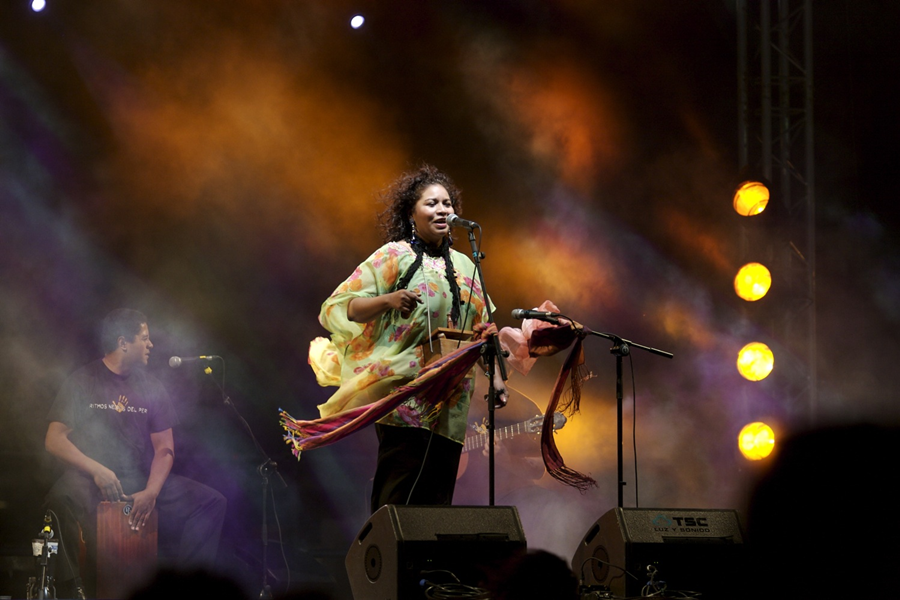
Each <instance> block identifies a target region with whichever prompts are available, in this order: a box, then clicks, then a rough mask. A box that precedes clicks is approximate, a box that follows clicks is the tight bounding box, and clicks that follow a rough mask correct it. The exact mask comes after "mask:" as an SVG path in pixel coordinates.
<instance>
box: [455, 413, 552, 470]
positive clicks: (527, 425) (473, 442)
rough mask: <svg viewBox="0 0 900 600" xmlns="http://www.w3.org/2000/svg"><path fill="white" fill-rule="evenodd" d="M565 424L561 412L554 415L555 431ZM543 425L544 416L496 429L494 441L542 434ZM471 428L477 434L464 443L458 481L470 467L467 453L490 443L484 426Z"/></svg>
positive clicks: (468, 437) (467, 437) (473, 425)
mask: <svg viewBox="0 0 900 600" xmlns="http://www.w3.org/2000/svg"><path fill="white" fill-rule="evenodd" d="M565 424H566V415H564V414H562V413H561V412H556V413H553V431H557V430H559V429H562V428H563V427H564V426H565ZM543 425H544V416H543V415H535V416H533V417H532V418H530V419H528V420H527V421H522V422H521V423H515V424H513V425H508V426H506V427H502V428H500V429H495V430H494V441H498V440H510V439H512V438H514V437H516V436H518V435H522V434H523V433H525V434H528V433H530V434H540V433H541V429H542V427H543ZM471 427H472V429H474V430H475V431H476V433H475V434H474V435H467V436H466V441H465V442H464V443H463V450H462V451H463V454H462V456H460V460H459V469H458V470H457V472H456V478H457V479H459V478H460V477H462V476H463V473H465V472H466V468H467V467H468V465H469V457H468V455H467V454H466V453H467V452H469V451H470V450H477V449H479V448H484V447H485V445H487V442H488V431H487V428H486V427H485V426H484V425H476V424H475V423H473V424H472V425H471Z"/></svg>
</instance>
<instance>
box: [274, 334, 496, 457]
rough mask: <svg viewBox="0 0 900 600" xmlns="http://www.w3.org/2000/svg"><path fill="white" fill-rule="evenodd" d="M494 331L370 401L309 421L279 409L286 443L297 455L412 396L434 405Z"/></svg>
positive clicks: (463, 373)
mask: <svg viewBox="0 0 900 600" xmlns="http://www.w3.org/2000/svg"><path fill="white" fill-rule="evenodd" d="M496 332H497V328H496V326H494V325H490V326H489V327H487V328H485V329H483V330H482V331H481V336H482V337H481V339H480V340H479V341H477V342H475V343H473V344H471V345H470V346H465V347H463V348H460V349H459V350H456V351H455V352H452V353H451V354H448V355H446V356H444V357H442V358H441V359H439V360H437V361H435V362H433V363H431V364H430V365H427V366H425V367H423V368H422V369H421V370H420V371H419V373H418V374H417V375H416V377H415V379H413V380H412V381H410V382H409V383H407V384H406V385H402V386H399V387H397V388H396V389H395V390H394V391H393V392H391V393H390V394H389V395H387V396H385V397H384V398H382V399H381V400H378V401H376V402H373V403H371V404H367V405H365V406H359V407H357V408H352V409H350V410H346V411H343V412H340V413H337V414H334V415H330V416H328V417H322V418H320V419H314V420H312V421H302V420H298V419H295V418H293V417H292V416H291V415H289V414H288V413H287V412H285V411H284V410H282V409H279V415H280V417H281V420H280V423H281V426H282V428H284V430H285V431H286V432H287V433H286V434H285V435H284V441H285V443H286V444H288V445H289V446H291V453H292V454H293V455H294V456H296V457H297V458H298V459H299V458H300V453H301V452H302V451H303V450H312V449H313V448H318V447H320V446H326V445H328V444H333V443H334V442H336V441H338V440H341V439H344V438H345V437H347V436H348V435H350V434H352V433H354V432H356V431H358V430H360V429H362V428H364V427H366V426H368V425H371V424H372V423H374V422H376V421H377V420H379V419H380V418H382V417H384V416H385V415H387V414H388V413H390V412H391V411H392V410H394V409H395V408H397V407H398V406H400V405H401V404H402V403H403V402H405V401H406V400H408V399H409V398H410V397H412V396H416V397H417V398H420V399H422V400H425V401H427V402H429V403H430V404H435V405H436V404H438V403H440V402H443V401H444V400H445V399H446V396H447V394H449V393H451V392H452V391H453V390H455V389H456V388H457V387H459V385H460V384H461V383H462V380H463V379H464V378H465V377H466V375H467V374H468V372H469V370H470V369H471V368H472V367H473V366H474V365H475V363H476V362H478V358H479V357H480V356H481V351H480V348H481V346H482V345H484V343H485V340H486V339H487V338H488V337H489V336H490V335H492V334H496Z"/></svg>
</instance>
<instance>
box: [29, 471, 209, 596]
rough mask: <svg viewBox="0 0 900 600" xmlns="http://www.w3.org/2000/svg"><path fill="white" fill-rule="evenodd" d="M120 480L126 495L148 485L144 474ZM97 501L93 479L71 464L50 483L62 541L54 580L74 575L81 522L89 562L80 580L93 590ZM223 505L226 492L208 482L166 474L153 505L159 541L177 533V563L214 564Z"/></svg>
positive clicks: (50, 497) (50, 501)
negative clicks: (69, 467) (204, 483)
mask: <svg viewBox="0 0 900 600" xmlns="http://www.w3.org/2000/svg"><path fill="white" fill-rule="evenodd" d="M119 480H120V481H121V482H122V489H123V490H124V491H125V493H126V494H133V493H134V492H139V491H141V490H143V489H144V488H145V486H146V485H147V478H146V477H145V476H132V477H127V476H126V477H120V478H119ZM101 500H102V497H101V495H100V489H99V488H98V487H97V486H96V484H94V480H93V479H92V478H91V477H90V476H88V475H86V474H85V473H82V472H81V471H77V470H75V469H68V470H67V471H66V472H65V473H63V475H62V477H60V478H59V479H58V480H57V481H56V483H55V484H53V487H52V488H50V492H49V493H48V494H47V499H46V502H45V504H46V506H47V508H49V509H52V510H53V511H54V512H55V513H56V514H57V516H58V518H59V520H60V523H59V526H60V528H61V529H62V536H63V538H62V542H63V544H64V546H63V544H61V545H60V549H59V555H58V556H57V559H56V562H57V565H56V574H57V577H56V579H57V581H68V580H69V579H72V578H73V577H75V576H76V575H77V574H78V523H80V524H81V529H82V532H83V534H84V541H85V545H86V546H87V550H88V564H89V565H90V567H91V568H90V569H88V573H85V574H84V575H85V576H86V579H87V581H85V583H86V584H88V586H89V589H93V587H94V586H93V585H92V584H93V582H92V581H91V579H92V575H93V573H94V572H95V569H93V566H94V565H95V564H96V547H97V546H96V543H97V504H99V503H100V501H101ZM225 507H226V500H225V497H224V496H223V495H222V494H220V493H219V492H217V491H216V490H214V489H212V488H211V487H209V486H206V485H203V484H202V483H199V482H196V481H194V480H193V479H188V478H187V477H182V476H181V475H175V474H174V473H170V474H169V476H168V477H167V478H166V482H165V483H164V484H163V487H162V489H161V490H160V492H159V496H157V498H156V508H157V509H158V510H159V535H160V540H161V542H164V541H165V538H166V537H171V536H175V537H176V539H178V538H180V539H178V542H177V544H178V546H177V548H178V550H177V559H178V563H179V566H205V567H209V568H213V567H214V566H215V562H216V553H217V552H218V548H219V535H220V534H221V532H222V523H223V522H224V520H225ZM167 533H169V536H167V535H166V534H167ZM64 553H65V554H64ZM67 556H68V560H67ZM70 564H71V567H72V569H71V570H70V569H69V566H70ZM73 570H74V572H73Z"/></svg>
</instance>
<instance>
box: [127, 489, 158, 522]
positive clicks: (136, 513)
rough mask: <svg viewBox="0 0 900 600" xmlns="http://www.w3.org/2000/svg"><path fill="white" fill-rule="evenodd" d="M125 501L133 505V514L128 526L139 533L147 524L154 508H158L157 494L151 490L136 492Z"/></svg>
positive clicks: (130, 515) (130, 516)
mask: <svg viewBox="0 0 900 600" xmlns="http://www.w3.org/2000/svg"><path fill="white" fill-rule="evenodd" d="M125 499H126V500H128V501H129V502H131V503H132V506H131V513H130V514H129V515H128V524H129V525H130V526H131V528H132V529H134V530H135V531H137V530H138V529H140V528H141V527H143V526H144V525H146V524H147V519H149V518H150V513H152V512H153V507H154V506H156V494H154V493H153V492H151V491H149V490H143V491H140V492H135V493H134V494H132V495H130V496H125Z"/></svg>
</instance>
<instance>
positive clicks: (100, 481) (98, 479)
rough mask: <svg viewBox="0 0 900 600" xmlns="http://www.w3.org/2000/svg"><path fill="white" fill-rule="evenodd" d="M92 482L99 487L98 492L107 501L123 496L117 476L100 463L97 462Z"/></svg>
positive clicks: (120, 498)
mask: <svg viewBox="0 0 900 600" xmlns="http://www.w3.org/2000/svg"><path fill="white" fill-rule="evenodd" d="M94 483H95V484H96V485H97V487H98V488H100V494H101V495H102V496H103V499H104V500H106V501H107V502H118V501H119V500H122V499H124V498H125V492H124V491H123V490H122V484H121V483H120V482H119V478H118V477H116V474H115V473H113V472H112V471H111V470H110V469H107V468H106V467H104V466H103V465H101V464H100V463H97V469H96V470H95V472H94Z"/></svg>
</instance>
